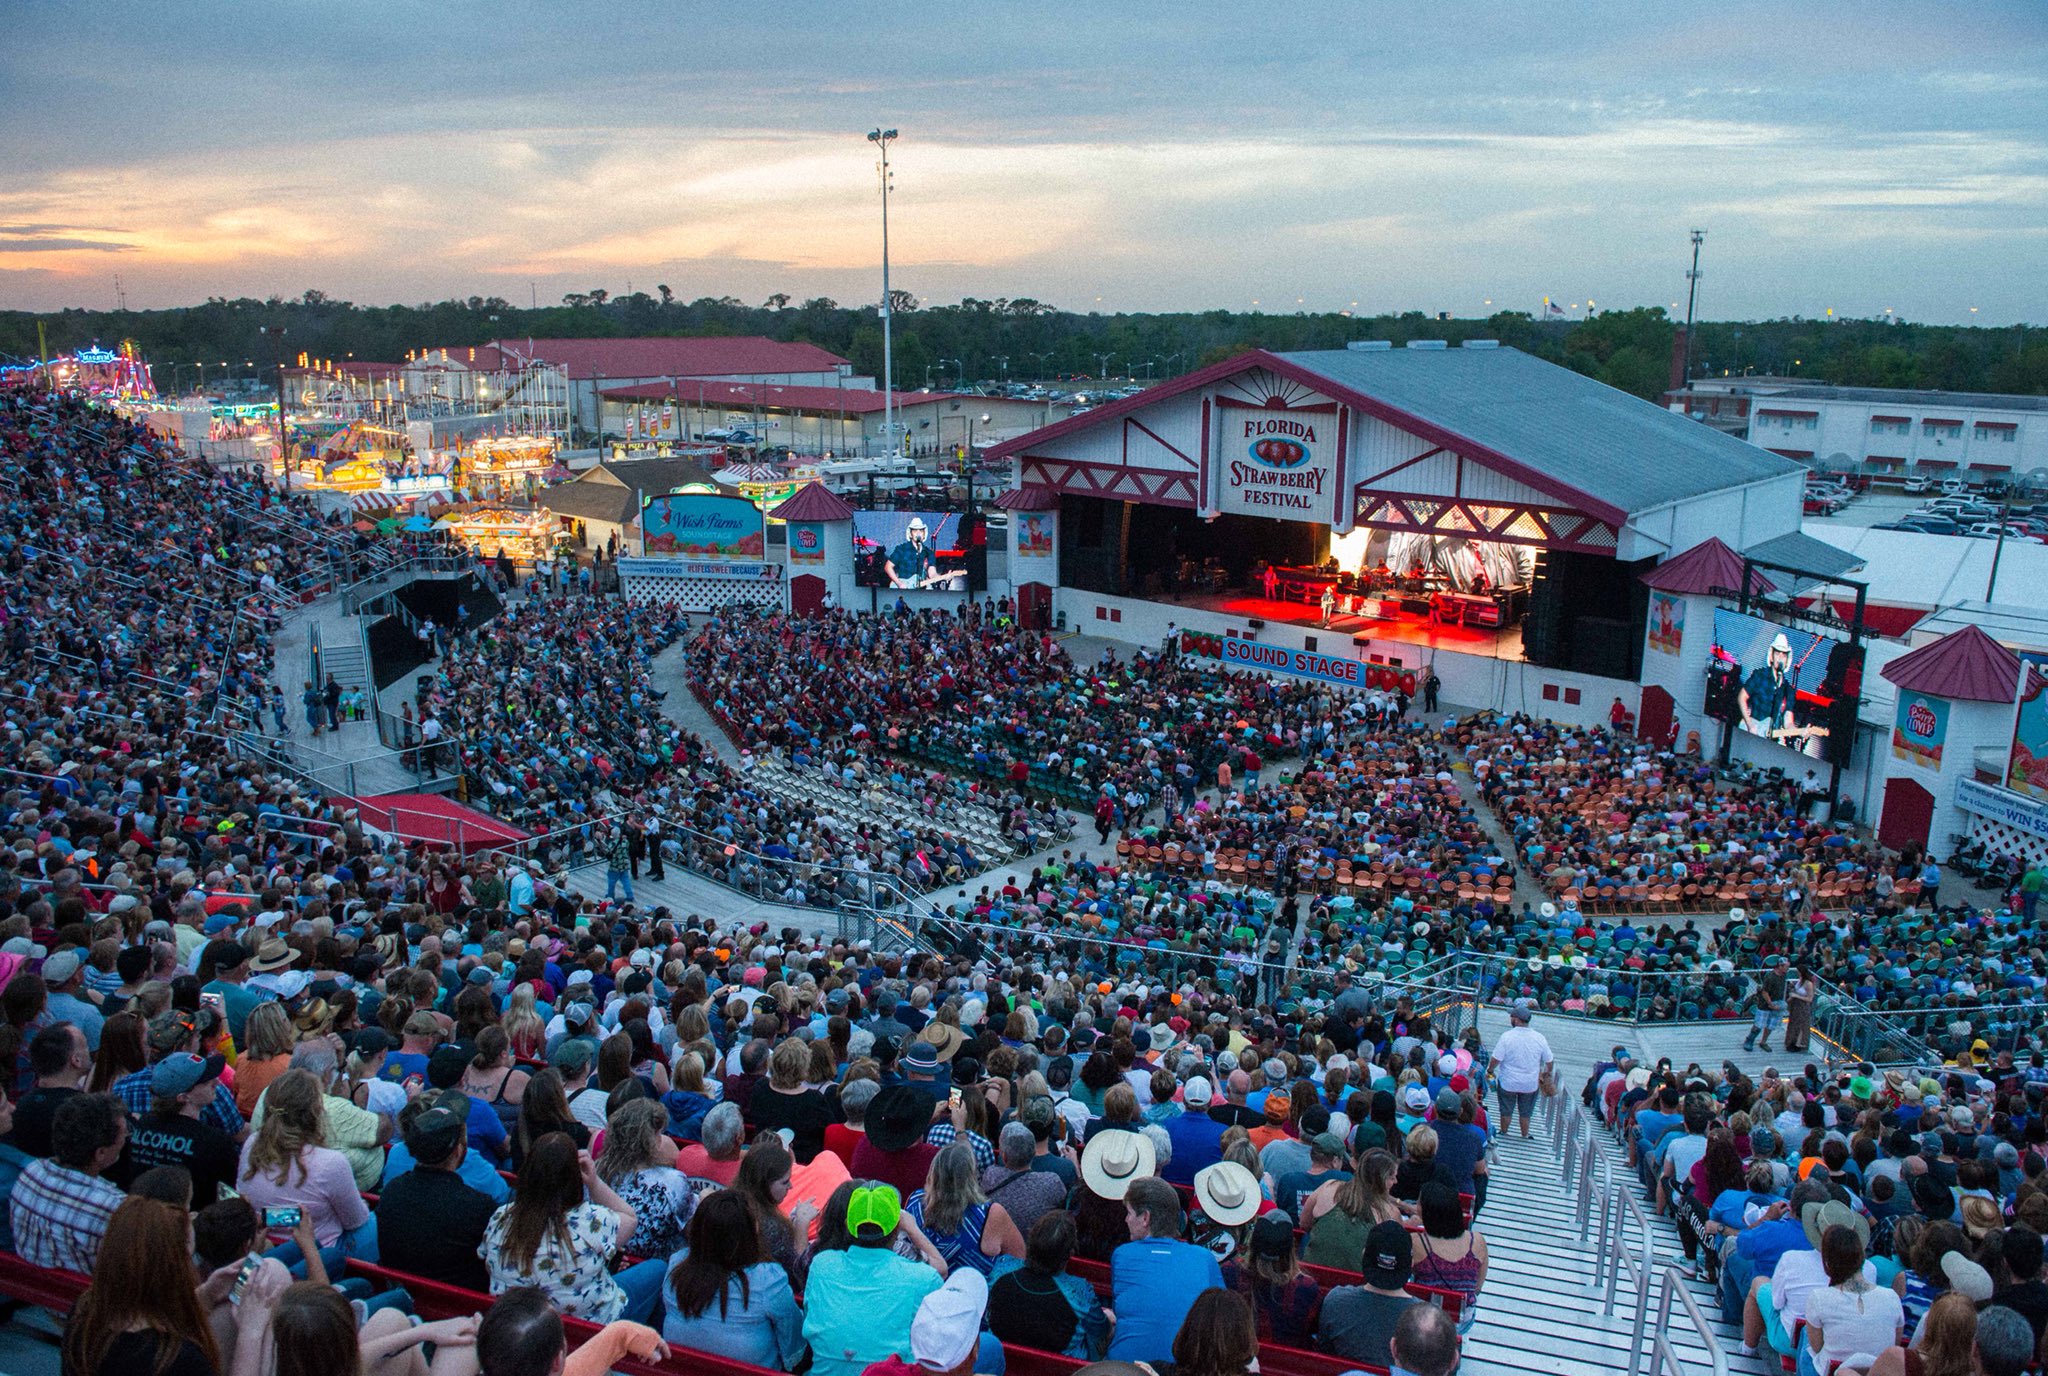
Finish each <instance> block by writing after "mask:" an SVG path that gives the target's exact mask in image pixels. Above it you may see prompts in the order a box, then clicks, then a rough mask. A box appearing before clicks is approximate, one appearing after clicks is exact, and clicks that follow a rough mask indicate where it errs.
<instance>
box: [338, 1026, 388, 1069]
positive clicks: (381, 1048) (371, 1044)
mask: <svg viewBox="0 0 2048 1376" xmlns="http://www.w3.org/2000/svg"><path fill="white" fill-rule="evenodd" d="M390 1049H391V1038H390V1037H389V1036H387V1035H386V1034H385V1032H384V1029H383V1028H381V1027H365V1028H364V1029H363V1030H362V1031H360V1032H358V1033H356V1034H355V1036H353V1037H351V1038H349V1042H348V1050H349V1054H350V1055H351V1056H360V1057H362V1058H363V1059H364V1060H366V1061H367V1060H369V1059H370V1058H371V1057H372V1056H381V1055H383V1054H384V1053H385V1052H387V1051H389V1050H390Z"/></svg>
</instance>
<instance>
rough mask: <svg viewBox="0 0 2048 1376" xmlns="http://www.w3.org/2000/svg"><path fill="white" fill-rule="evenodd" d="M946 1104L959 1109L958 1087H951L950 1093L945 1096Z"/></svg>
mask: <svg viewBox="0 0 2048 1376" xmlns="http://www.w3.org/2000/svg"><path fill="white" fill-rule="evenodd" d="M946 1102H947V1103H948V1104H950V1105H952V1106H953V1107H954V1108H958V1107H960V1086H958V1085H954V1086H953V1090H952V1092H951V1093H950V1094H948V1095H947V1096H946Z"/></svg>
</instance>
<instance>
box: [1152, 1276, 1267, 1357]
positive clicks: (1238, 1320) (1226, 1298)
mask: <svg viewBox="0 0 2048 1376" xmlns="http://www.w3.org/2000/svg"><path fill="white" fill-rule="evenodd" d="M1258 1367H1259V1335H1258V1330H1257V1327H1256V1325H1255V1324H1254V1323H1253V1320H1252V1310H1251V1305H1250V1304H1249V1303H1248V1302H1247V1301H1246V1300H1245V1298H1244V1296H1242V1295H1240V1294H1238V1293H1236V1292H1235V1291H1232V1290H1223V1289H1214V1290H1204V1291H1202V1292H1201V1293H1200V1294H1198V1295H1196V1296H1195V1297H1194V1302H1193V1303H1192V1304H1190V1305H1189V1306H1188V1313H1187V1318H1185V1319H1184V1320H1182V1322H1181V1325H1180V1329H1179V1331H1178V1332H1176V1333H1175V1334H1174V1335H1173V1370H1174V1376H1249V1374H1250V1373H1252V1372H1255V1371H1257V1370H1258Z"/></svg>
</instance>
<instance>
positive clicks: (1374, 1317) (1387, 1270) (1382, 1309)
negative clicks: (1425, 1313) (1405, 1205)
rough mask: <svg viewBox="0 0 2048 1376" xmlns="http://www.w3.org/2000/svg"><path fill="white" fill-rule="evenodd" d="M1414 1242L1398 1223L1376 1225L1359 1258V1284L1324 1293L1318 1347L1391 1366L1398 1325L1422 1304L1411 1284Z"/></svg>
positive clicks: (1366, 1362) (1346, 1357) (1347, 1357)
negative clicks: (1413, 1293)
mask: <svg viewBox="0 0 2048 1376" xmlns="http://www.w3.org/2000/svg"><path fill="white" fill-rule="evenodd" d="M1413 1246H1414V1244H1412V1243H1411V1242H1409V1240H1408V1230H1407V1229H1406V1228H1404V1227H1402V1226H1401V1225H1400V1224H1399V1223H1398V1222H1387V1223H1376V1224H1374V1225H1373V1228H1372V1232H1371V1233H1370V1234H1369V1235H1368V1236H1367V1238H1366V1243H1365V1250H1364V1254H1363V1255H1362V1257H1361V1258H1360V1260H1359V1272H1360V1282H1361V1283H1360V1284H1358V1285H1340V1286H1338V1287H1336V1288H1335V1289H1333V1290H1331V1291H1330V1292H1329V1293H1328V1294H1326V1295H1324V1296H1323V1308H1322V1313H1321V1315H1320V1316H1319V1317H1318V1318H1317V1321H1316V1347H1317V1349H1318V1350H1320V1351H1323V1352H1327V1353H1329V1354H1331V1355H1332V1356H1335V1357H1342V1358H1343V1359H1344V1360H1345V1361H1347V1362H1357V1363H1358V1364H1359V1365H1360V1366H1375V1367H1391V1366H1392V1365H1393V1357H1392V1354H1391V1348H1390V1344H1391V1343H1392V1342H1393V1337H1394V1328H1395V1326H1396V1325H1397V1324H1398V1322H1399V1321H1400V1318H1401V1315H1402V1313H1403V1312H1404V1311H1405V1310H1406V1309H1407V1308H1408V1307H1409V1306H1410V1305H1413V1304H1419V1303H1421V1301H1420V1300H1417V1299H1416V1298H1415V1297H1414V1296H1413V1295H1411V1294H1409V1293H1408V1289H1407V1286H1408V1277H1409V1275H1410V1274H1411V1273H1412V1271H1413V1269H1414V1257H1413Z"/></svg>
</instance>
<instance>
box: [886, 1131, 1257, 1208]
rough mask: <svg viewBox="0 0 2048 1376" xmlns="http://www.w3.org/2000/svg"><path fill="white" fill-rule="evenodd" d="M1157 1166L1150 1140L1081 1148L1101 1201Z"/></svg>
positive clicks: (1129, 1136)
mask: <svg viewBox="0 0 2048 1376" xmlns="http://www.w3.org/2000/svg"><path fill="white" fill-rule="evenodd" d="M872 1111H873V1110H872V1109H870V1112H872ZM871 1130H872V1129H871ZM1157 1166H1158V1153H1157V1152H1156V1151H1155V1150H1154V1149H1153V1146H1152V1141H1151V1139H1150V1138H1148V1137H1146V1136H1145V1135H1144V1134H1143V1133H1140V1132H1125V1131H1123V1130H1121V1129H1115V1128H1112V1129H1111V1130H1109V1131H1107V1132H1098V1133H1096V1134H1095V1136H1094V1137H1093V1138H1092V1139H1090V1140H1089V1143H1088V1145H1087V1146H1086V1147H1085V1148H1083V1149H1082V1152H1081V1182H1082V1183H1083V1184H1085V1185H1086V1186H1087V1187H1088V1188H1089V1190H1091V1191H1092V1192H1094V1193H1095V1194H1097V1195H1099V1196H1101V1197H1102V1198H1104V1199H1122V1198H1123V1197H1124V1196H1125V1195H1126V1194H1128V1193H1129V1192H1130V1188H1131V1182H1132V1181H1134V1180H1143V1179H1144V1178H1145V1177H1146V1176H1148V1175H1151V1174H1153V1173H1154V1172H1155V1170H1156V1168H1157ZM1238 1169H1240V1170H1242V1169H1243V1167H1239V1168H1238Z"/></svg>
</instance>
